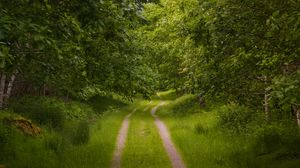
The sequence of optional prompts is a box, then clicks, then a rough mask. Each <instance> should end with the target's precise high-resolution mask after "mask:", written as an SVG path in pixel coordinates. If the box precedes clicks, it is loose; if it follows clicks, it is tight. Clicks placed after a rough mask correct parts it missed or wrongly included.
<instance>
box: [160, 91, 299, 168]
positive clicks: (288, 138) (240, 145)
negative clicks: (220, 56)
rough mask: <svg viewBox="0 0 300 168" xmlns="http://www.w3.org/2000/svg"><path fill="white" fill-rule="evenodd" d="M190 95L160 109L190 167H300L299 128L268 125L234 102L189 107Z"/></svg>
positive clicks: (279, 124)
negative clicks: (222, 104) (205, 107)
mask: <svg viewBox="0 0 300 168" xmlns="http://www.w3.org/2000/svg"><path fill="white" fill-rule="evenodd" d="M188 97H192V96H184V97H183V98H178V99H177V100H175V101H173V102H170V103H169V104H168V105H166V106H164V107H161V108H160V109H159V111H158V114H159V116H161V117H162V118H163V120H164V121H165V122H166V124H167V126H168V128H169V130H170V132H171V136H172V139H173V141H174V142H175V144H176V146H177V147H178V149H179V150H180V151H181V153H182V155H183V158H184V160H185V162H186V164H187V166H188V167H190V168H202V167H203V168H271V167H277V168H297V167H299V165H300V157H299V156H300V155H299V154H300V148H299V146H300V145H299V140H300V138H299V136H298V135H299V134H298V135H297V131H295V129H294V127H292V126H290V125H289V124H283V125H282V123H278V122H276V123H267V122H265V120H262V119H261V117H260V115H256V112H254V111H251V110H250V109H248V108H246V107H242V106H238V105H234V104H229V105H225V106H219V105H218V106H215V107H210V108H207V109H200V108H199V106H198V107H197V106H196V105H195V106H192V105H187V104H191V103H194V100H193V99H189V98H188ZM178 114H180V115H178ZM253 115H254V116H253ZM284 125H285V126H284ZM298 138H299V139H298ZM297 144H298V145H297ZM290 146H293V149H291V148H289V147H290Z"/></svg>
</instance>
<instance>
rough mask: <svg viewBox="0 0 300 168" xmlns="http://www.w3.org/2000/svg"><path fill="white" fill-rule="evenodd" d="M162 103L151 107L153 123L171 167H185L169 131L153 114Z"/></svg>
mask: <svg viewBox="0 0 300 168" xmlns="http://www.w3.org/2000/svg"><path fill="white" fill-rule="evenodd" d="M164 104H165V103H164V102H162V103H160V104H158V105H157V106H155V107H154V108H152V110H151V114H152V116H153V117H154V118H155V125H156V126H157V128H158V130H159V135H160V137H161V139H162V141H163V145H164V148H165V150H166V151H167V153H168V156H169V158H170V160H171V163H172V167H173V168H186V166H185V164H184V162H183V160H182V158H181V156H180V155H179V153H178V152H177V150H176V148H175V145H174V144H173V142H172V140H171V137H170V133H169V131H168V129H167V127H166V125H165V124H164V123H163V122H162V121H161V120H160V119H159V118H158V116H156V115H155V113H156V111H157V109H158V108H159V107H160V106H162V105H164Z"/></svg>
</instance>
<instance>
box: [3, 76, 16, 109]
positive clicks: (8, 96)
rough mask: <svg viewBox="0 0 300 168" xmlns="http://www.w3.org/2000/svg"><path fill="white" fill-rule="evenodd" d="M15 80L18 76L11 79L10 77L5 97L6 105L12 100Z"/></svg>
mask: <svg viewBox="0 0 300 168" xmlns="http://www.w3.org/2000/svg"><path fill="white" fill-rule="evenodd" d="M15 79H16V74H12V75H11V77H10V81H9V82H8V85H7V90H6V95H5V98H4V100H5V101H4V103H5V104H8V99H9V98H10V95H11V91H12V88H13V85H14V82H15Z"/></svg>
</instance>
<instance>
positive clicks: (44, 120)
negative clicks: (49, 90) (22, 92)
mask: <svg viewBox="0 0 300 168" xmlns="http://www.w3.org/2000/svg"><path fill="white" fill-rule="evenodd" d="M11 107H12V108H13V110H14V111H15V112H16V113H19V114H22V115H25V116H26V117H28V118H30V119H32V120H34V121H35V122H38V123H39V124H43V125H50V126H52V127H53V128H61V127H62V126H63V123H64V119H65V114H64V108H65V105H64V103H63V102H62V101H59V100H57V99H54V98H45V97H24V98H22V99H20V100H17V101H13V102H12V104H11Z"/></svg>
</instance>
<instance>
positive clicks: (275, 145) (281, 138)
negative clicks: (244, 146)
mask: <svg viewBox="0 0 300 168" xmlns="http://www.w3.org/2000/svg"><path fill="white" fill-rule="evenodd" d="M253 134H254V137H255V143H254V149H256V150H257V151H256V152H257V153H259V154H265V153H271V152H273V151H276V150H277V149H285V150H287V151H289V152H291V153H298V154H300V135H299V133H298V128H297V127H294V126H293V125H291V124H286V123H282V122H273V123H269V124H265V125H260V126H258V127H257V128H256V130H255V132H254V133H253Z"/></svg>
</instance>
